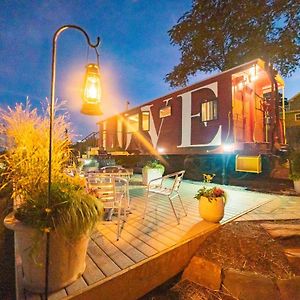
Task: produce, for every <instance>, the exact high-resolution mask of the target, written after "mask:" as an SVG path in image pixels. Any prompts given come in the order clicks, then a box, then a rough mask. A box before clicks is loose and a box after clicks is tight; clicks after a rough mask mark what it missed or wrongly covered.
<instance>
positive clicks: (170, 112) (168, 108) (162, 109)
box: [159, 105, 172, 119]
mask: <svg viewBox="0 0 300 300" xmlns="http://www.w3.org/2000/svg"><path fill="white" fill-rule="evenodd" d="M165 110H167V112H166V115H163V113H164V112H163V111H165ZM170 116H172V106H171V105H167V106H164V107H162V108H161V109H160V110H159V118H160V119H162V118H167V117H170Z"/></svg>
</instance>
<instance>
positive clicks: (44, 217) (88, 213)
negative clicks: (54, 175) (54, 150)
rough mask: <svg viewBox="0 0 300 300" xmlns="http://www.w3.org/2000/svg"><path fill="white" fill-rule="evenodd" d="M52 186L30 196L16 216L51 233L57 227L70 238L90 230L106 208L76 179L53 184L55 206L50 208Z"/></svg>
mask: <svg viewBox="0 0 300 300" xmlns="http://www.w3.org/2000/svg"><path fill="white" fill-rule="evenodd" d="M47 195H48V185H47V184H44V187H43V189H42V190H40V191H37V192H36V193H34V194H32V195H28V197H27V199H26V201H25V202H24V203H23V204H22V205H21V206H20V207H19V208H17V210H16V213H15V216H16V218H17V219H19V220H22V222H23V223H24V224H27V225H30V226H31V227H33V228H36V229H39V230H41V231H44V232H47V231H51V230H53V229H55V230H56V231H57V232H59V233H61V234H62V235H63V236H65V237H66V238H68V239H69V240H72V239H76V238H77V237H79V236H81V235H83V234H86V233H87V232H90V231H91V230H92V229H93V227H94V226H95V224H96V223H97V222H98V221H99V218H100V216H101V213H102V210H103V207H102V204H101V202H100V201H98V200H95V198H94V197H92V196H91V195H88V194H87V193H86V192H85V191H84V189H83V188H82V186H79V185H77V184H76V183H75V182H73V178H72V177H70V178H68V177H67V176H66V177H65V180H61V181H58V182H53V183H52V184H51V201H52V203H53V204H52V205H51V208H49V207H48V205H47V202H46V201H45V200H46V199H47Z"/></svg>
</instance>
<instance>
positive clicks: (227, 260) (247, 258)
mask: <svg viewBox="0 0 300 300" xmlns="http://www.w3.org/2000/svg"><path fill="white" fill-rule="evenodd" d="M196 255H197V256H201V257H203V258H205V259H207V260H210V261H213V262H214V263H217V264H218V265H220V266H221V267H224V268H233V269H236V270H240V271H250V272H256V273H260V274H263V275H266V276H271V277H277V278H282V279H287V278H289V277H290V276H291V274H294V270H293V268H292V267H291V266H290V264H289V262H288V259H287V257H286V256H285V254H284V253H283V248H282V245H280V244H279V243H278V242H277V241H275V240H274V239H273V238H272V237H271V236H270V235H269V234H268V233H267V232H266V231H265V230H264V229H263V228H262V227H261V226H260V225H259V224H258V223H255V222H232V223H229V224H226V225H225V226H222V227H221V228H220V229H219V230H217V231H215V232H214V233H212V234H211V235H210V236H209V237H208V238H207V239H206V240H205V241H204V242H203V244H202V245H201V247H200V249H199V251H198V252H197V254H196Z"/></svg>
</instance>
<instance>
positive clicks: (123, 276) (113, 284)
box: [16, 180, 276, 300]
mask: <svg viewBox="0 0 300 300" xmlns="http://www.w3.org/2000/svg"><path fill="white" fill-rule="evenodd" d="M202 185H211V184H203V183H199V182H192V181H186V180H184V181H183V184H182V185H181V189H180V194H181V196H182V200H183V203H184V206H185V208H186V210H187V213H188V216H186V217H185V216H184V217H183V212H182V211H181V209H180V204H179V203H178V202H176V199H175V201H174V202H175V207H176V210H177V212H180V216H182V217H181V218H180V224H179V225H178V224H177V222H176V218H175V216H174V214H173V212H172V209H171V206H170V204H169V202H168V199H167V198H164V197H161V196H154V197H151V198H150V199H151V202H150V205H149V208H148V211H147V214H146V218H145V219H143V218H142V216H143V210H144V204H145V187H143V186H141V185H132V186H131V188H130V196H131V214H130V215H129V217H128V221H127V222H126V223H125V225H124V228H123V230H122V233H121V238H120V240H119V241H116V228H117V226H116V224H114V222H102V223H101V224H99V226H98V228H97V229H98V230H97V231H96V232H95V233H94V234H93V235H92V239H91V241H90V244H89V248H88V256H87V259H86V263H87V267H86V270H85V272H84V274H83V276H82V277H80V278H79V279H78V280H77V281H76V282H74V283H73V284H71V285H70V286H68V287H66V288H65V289H63V290H60V291H58V292H56V293H53V294H51V295H50V296H49V299H52V300H54V299H109V300H110V299H136V298H138V297H140V296H142V295H143V294H145V293H147V292H148V291H149V290H151V289H153V288H154V287H156V286H157V285H159V284H161V283H162V282H163V281H165V280H167V279H169V278H170V277H172V276H174V275H175V274H176V273H178V272H179V271H180V270H181V269H182V268H183V267H184V266H185V265H186V264H187V263H188V260H189V259H190V257H191V256H192V255H193V253H194V251H195V250H196V249H197V247H198V246H199V244H200V242H201V241H202V240H203V237H204V236H205V235H206V234H207V233H208V232H210V231H212V230H214V229H216V228H217V227H218V226H219V225H218V224H212V223H208V222H205V221H202V220H201V219H200V217H199V213H198V202H197V201H196V200H195V199H194V198H193V197H194V195H195V193H196V191H197V190H198V189H199V187H200V186H202ZM224 189H225V190H226V192H227V195H228V201H227V205H226V208H225V216H224V219H223V220H222V223H223V224H224V223H226V222H229V221H231V220H233V219H234V218H237V217H239V216H241V215H243V214H244V213H246V212H248V211H251V210H252V209H254V208H256V207H258V206H260V205H262V204H264V203H266V202H269V201H271V200H274V198H276V195H268V194H260V193H255V192H249V191H244V190H243V189H242V188H234V187H224ZM155 208H157V209H155ZM16 265H17V296H18V299H41V296H40V295H38V294H31V293H29V292H27V291H25V290H24V289H23V288H22V267H21V261H20V259H19V258H18V256H16Z"/></svg>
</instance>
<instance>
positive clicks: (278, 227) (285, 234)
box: [260, 223, 300, 239]
mask: <svg viewBox="0 0 300 300" xmlns="http://www.w3.org/2000/svg"><path fill="white" fill-rule="evenodd" d="M260 225H261V226H262V227H263V228H264V229H265V230H266V231H267V232H268V233H269V234H270V235H271V236H272V237H273V238H277V239H284V238H289V237H294V236H300V224H270V223H262V224H260Z"/></svg>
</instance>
